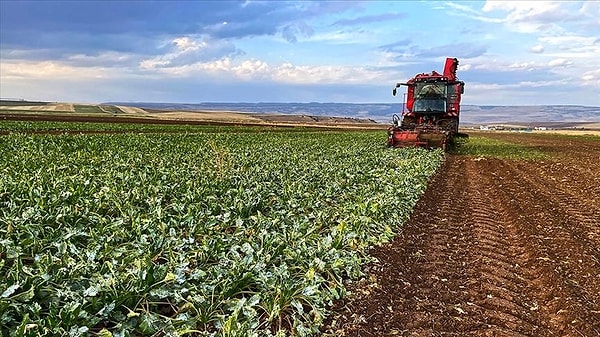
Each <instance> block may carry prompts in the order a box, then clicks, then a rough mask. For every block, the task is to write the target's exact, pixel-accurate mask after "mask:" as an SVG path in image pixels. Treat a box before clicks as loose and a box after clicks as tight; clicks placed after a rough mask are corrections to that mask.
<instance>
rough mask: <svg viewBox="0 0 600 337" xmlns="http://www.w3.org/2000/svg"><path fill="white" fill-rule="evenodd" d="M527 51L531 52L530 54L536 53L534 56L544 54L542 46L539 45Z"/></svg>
mask: <svg viewBox="0 0 600 337" xmlns="http://www.w3.org/2000/svg"><path fill="white" fill-rule="evenodd" d="M529 51H531V52H532V53H536V54H540V53H543V52H544V46H543V45H541V44H538V45H535V46H533V47H531V48H529Z"/></svg>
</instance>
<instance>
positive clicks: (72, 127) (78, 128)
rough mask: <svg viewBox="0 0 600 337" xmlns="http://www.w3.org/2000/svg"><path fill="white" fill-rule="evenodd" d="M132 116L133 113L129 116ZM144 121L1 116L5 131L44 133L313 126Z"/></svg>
mask: <svg viewBox="0 0 600 337" xmlns="http://www.w3.org/2000/svg"><path fill="white" fill-rule="evenodd" d="M128 117H129V118H131V116H128ZM139 119H140V123H89V122H45V121H34V122H29V121H5V120H0V132H5V133H42V132H52V133H60V132H65V133H66V132H71V133H72V132H82V133H85V132H92V131H93V132H130V133H139V132H157V133H161V132H165V133H167V132H168V133H174V132H189V133H192V132H193V133H197V132H203V133H204V132H211V133H222V132H236V133H240V132H241V133H248V132H265V131H269V132H285V133H291V132H306V131H309V130H310V128H301V127H295V128H281V127H272V126H245V127H240V126H218V125H186V124H175V125H170V124H143V122H144V118H143V117H139Z"/></svg>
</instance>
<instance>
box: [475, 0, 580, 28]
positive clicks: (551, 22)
mask: <svg viewBox="0 0 600 337" xmlns="http://www.w3.org/2000/svg"><path fill="white" fill-rule="evenodd" d="M567 6H569V4H568V3H565V2H559V1H499V0H488V1H486V3H485V5H484V6H483V8H482V11H483V12H487V13H492V12H499V11H500V12H506V16H504V17H503V18H502V22H503V23H504V24H505V25H506V27H507V28H508V29H510V30H513V31H517V32H520V33H540V32H551V31H552V32H555V33H558V32H562V31H563V29H562V27H560V26H559V25H558V24H557V22H560V21H562V20H565V19H570V18H573V15H571V14H570V12H569V11H568V10H567V9H566V7H567Z"/></svg>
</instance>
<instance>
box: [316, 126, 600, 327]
mask: <svg viewBox="0 0 600 337" xmlns="http://www.w3.org/2000/svg"><path fill="white" fill-rule="evenodd" d="M486 136H491V137H495V138H501V139H504V140H507V141H511V142H520V143H522V144H526V145H529V146H534V147H537V148H538V149H540V150H543V151H547V152H548V153H550V154H551V155H552V156H551V157H550V158H549V159H544V160H538V161H525V160H504V159H493V158H481V157H479V158H478V157H467V156H459V155H448V157H447V160H446V162H445V164H444V165H443V167H442V168H441V170H439V172H438V173H437V174H436V175H435V177H434V178H433V180H432V181H431V182H430V185H429V188H428V190H427V191H426V193H425V194H424V196H423V197H422V198H421V200H420V201H419V203H418V204H417V206H416V208H415V210H414V213H413V216H412V217H411V219H410V220H409V222H408V223H407V224H406V225H405V227H404V228H403V230H402V231H401V233H400V234H399V235H398V236H397V237H396V239H395V240H394V241H393V242H391V243H389V244H387V245H385V246H382V247H378V248H376V249H374V250H373V251H372V255H374V256H375V257H376V258H377V260H378V262H375V263H371V264H370V265H369V266H368V267H367V271H366V272H367V277H365V278H364V279H363V280H361V281H360V282H356V283H353V284H350V285H349V290H350V292H351V295H350V296H349V297H348V298H347V299H345V300H344V301H341V302H339V303H337V304H336V305H335V306H334V314H333V315H332V316H331V317H330V318H329V320H328V322H327V324H326V328H325V329H324V332H325V334H329V335H335V336H542V337H543V336H600V141H598V140H592V139H590V140H585V139H573V138H565V137H560V136H558V137H556V138H552V137H548V136H537V135H518V134H490V135H486Z"/></svg>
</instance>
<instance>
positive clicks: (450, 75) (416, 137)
mask: <svg viewBox="0 0 600 337" xmlns="http://www.w3.org/2000/svg"><path fill="white" fill-rule="evenodd" d="M457 68H458V60H457V59H456V58H446V64H445V66H444V73H443V74H439V73H438V72H436V71H435V70H434V71H432V72H431V74H427V73H422V74H417V75H415V77H413V78H411V79H410V80H408V81H407V82H406V83H397V84H396V86H395V87H394V90H393V91H392V93H393V95H394V96H396V89H397V88H398V87H400V86H401V85H405V86H407V87H408V90H407V92H406V94H405V102H403V107H402V119H400V117H398V115H396V114H394V116H393V117H392V126H391V127H390V128H389V129H388V141H387V144H388V146H390V147H391V146H393V147H405V146H418V147H425V148H442V149H444V150H446V147H447V146H448V144H449V143H450V142H451V141H452V139H453V137H454V136H455V135H457V134H458V117H459V115H460V97H461V95H462V94H463V93H464V88H465V83H464V82H462V81H459V80H458V79H457V77H456V69H457Z"/></svg>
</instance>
